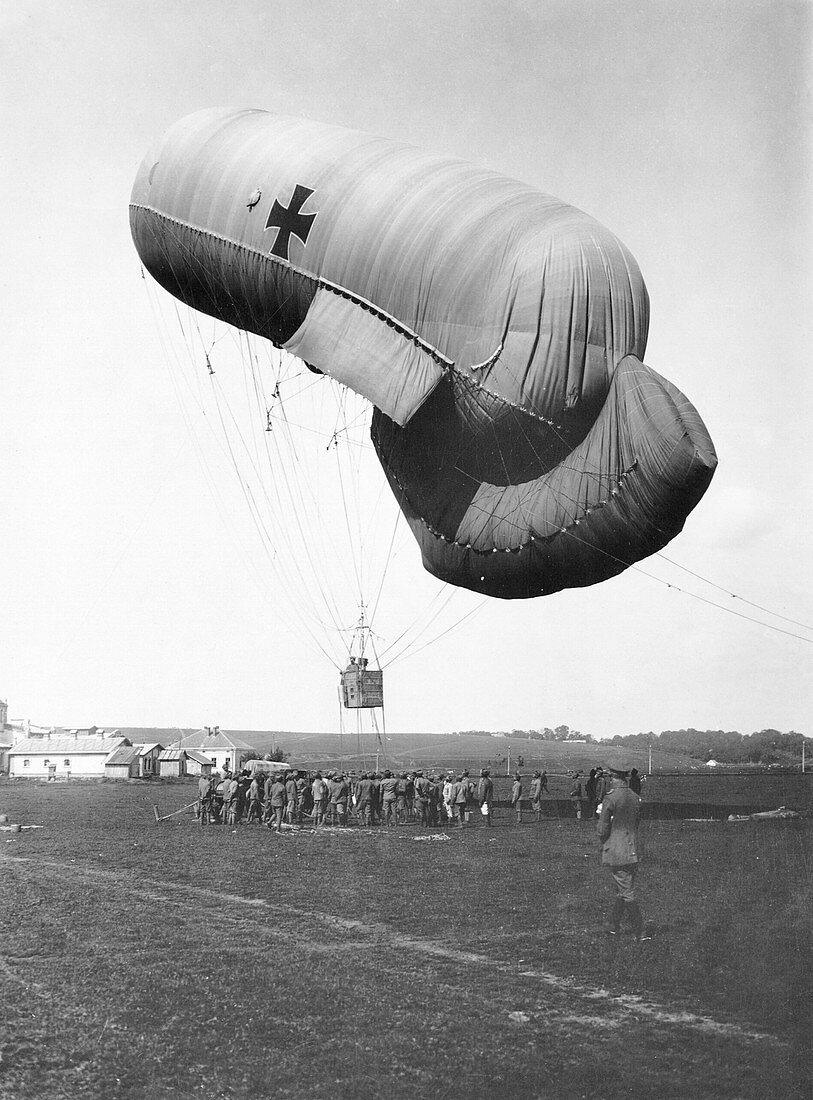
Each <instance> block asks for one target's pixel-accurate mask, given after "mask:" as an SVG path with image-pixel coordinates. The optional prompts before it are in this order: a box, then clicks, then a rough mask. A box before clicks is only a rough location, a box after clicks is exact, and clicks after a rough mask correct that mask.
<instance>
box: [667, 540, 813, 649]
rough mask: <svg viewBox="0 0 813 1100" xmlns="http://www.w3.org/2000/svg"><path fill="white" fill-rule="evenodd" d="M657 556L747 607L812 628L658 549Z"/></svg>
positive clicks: (806, 628) (805, 628) (804, 627)
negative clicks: (738, 592)
mask: <svg viewBox="0 0 813 1100" xmlns="http://www.w3.org/2000/svg"><path fill="white" fill-rule="evenodd" d="M655 556H656V557H658V558H663V560H664V561H668V562H669V564H670V565H674V566H676V567H677V568H678V569H682V570H683V571H684V573H690V574H691V575H692V576H693V577H697V579H698V580H699V581H703V582H704V583H705V584H709V585H711V587H712V588H717V589H719V591H720V592H725V594H726V595H727V596H730V597H731V598H732V600H740V601H741V602H742V603H747V604H748V605H749V607H755V608H756V609H757V610H758V611H764V612H765V614H766V615H773V616H774V617H775V618H777V619H782V620H783V621H784V622H786V623H793V625H794V626H800V627H802V629H803V630H813V626H808V624H807V623H801V622H799V620H798V619H790V618H788V616H787V615H780V614H779V612H778V611H771V609H770V608H769V607H762V605H761V604H758V603H754V602H753V601H752V600H747V599H745V597H744V596H738V595H737V593H736V592H731V591H730V590H729V589H728V588H724V587H723V586H722V585H721V584H716V583H715V582H714V581H710V580H709V579H708V577H703V576H701V575H700V573H695V572H694V570H692V569H689V568H688V567H687V566H685V565H681V564H680V562H677V561H674V560H673V559H672V558H668V557H667V556H666V554H664V553H661V552H660V551H658V552H657V553H656V555H655Z"/></svg>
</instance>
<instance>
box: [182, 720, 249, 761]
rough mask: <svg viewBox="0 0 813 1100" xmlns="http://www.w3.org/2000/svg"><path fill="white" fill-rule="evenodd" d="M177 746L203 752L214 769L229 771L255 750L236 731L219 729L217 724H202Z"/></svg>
mask: <svg viewBox="0 0 813 1100" xmlns="http://www.w3.org/2000/svg"><path fill="white" fill-rule="evenodd" d="M178 747H179V748H182V749H193V750H194V751H196V752H199V753H203V755H204V756H206V757H207V758H208V759H209V760H211V761H212V764H213V765H214V767H215V768H216V769H218V770H220V771H223V770H224V769H225V768H227V769H228V770H229V771H230V772H236V771H239V769H240V766H241V765H242V763H243V760H244V759H245V758H246V756H247V755H248V754H249V753H252V752H254V751H255V749H254V746H253V745H250V744H249V743H248V741H244V740H243V738H242V737H240V736H238V734H237V733H235V732H231V733H229V732H227V731H225V730H221V728H220V727H219V726H204V728H203V729H200V730H196V731H195V732H194V733H190V734H188V735H187V736H186V737H184V738H183V739H182V740H181V741H180V742H179V744H178Z"/></svg>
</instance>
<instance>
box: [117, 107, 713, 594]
mask: <svg viewBox="0 0 813 1100" xmlns="http://www.w3.org/2000/svg"><path fill="white" fill-rule="evenodd" d="M130 221H131V227H132V233H133V238H134V240H135V243H136V247H137V249H138V252H139V254H140V256H141V259H142V261H143V263H144V266H145V267H146V268H147V270H148V271H149V272H150V273H151V274H152V275H153V276H154V278H155V279H156V280H157V281H158V282H159V283H160V284H161V285H162V286H163V287H164V288H165V289H166V290H168V291H169V292H170V293H171V294H173V295H175V296H176V297H177V298H179V299H180V300H181V301H183V302H185V303H187V304H188V305H190V306H192V307H193V308H195V309H198V310H201V311H203V312H204V313H207V314H211V315H212V316H214V317H216V318H218V319H220V320H223V321H226V322H228V323H230V324H232V325H235V326H237V327H238V328H241V329H245V330H248V331H250V332H252V333H256V334H258V335H260V336H262V337H265V338H267V339H268V340H270V341H271V342H272V343H273V344H275V345H276V346H277V347H282V348H285V349H286V350H287V351H289V352H291V353H292V354H294V355H295V356H297V357H299V358H300V359H302V360H304V361H305V362H306V363H307V364H308V365H309V366H310V367H311V368H312V369H314V370H316V371H318V372H322V373H324V374H327V375H331V376H332V377H334V378H336V379H337V380H338V381H340V382H342V383H343V384H344V385H346V386H348V387H350V388H351V389H353V390H355V391H356V392H357V393H359V394H361V395H363V396H364V397H366V398H367V399H368V400H369V401H370V402H371V403H372V405H373V406H374V413H373V420H372V428H371V435H372V440H373V444H374V446H375V449H376V453H377V455H378V458H379V460H380V462H381V465H382V466H383V468H384V471H385V474H386V477H387V479H388V481H389V484H390V486H391V488H392V491H393V493H394V494H395V496H396V498H397V500H398V503H399V505H400V508H401V510H402V511H403V513H404V516H405V517H406V519H407V521H408V523H409V525H410V528H411V530H412V532H413V534H414V536H415V538H416V540H417V542H418V544H419V546H420V550H421V554H422V557H423V563H424V566H425V568H426V569H428V570H429V572H431V573H433V574H434V575H435V576H437V577H439V578H440V579H442V580H444V581H448V582H450V583H451V584H454V585H458V586H461V587H465V588H469V589H472V590H474V591H476V592H480V593H485V594H488V595H491V596H498V597H503V598H517V597H533V596H539V595H545V594H549V593H552V592H556V591H558V590H561V589H563V588H569V587H578V586H583V585H590V584H595V583H597V582H598V581H602V580H605V579H607V578H608V577H611V576H613V575H615V574H617V573H620V572H621V571H622V570H623V569H625V568H627V567H628V566H629V565H631V564H633V563H634V562H636V561H639V560H640V559H641V558H644V557H647V556H648V555H650V554H652V553H654V552H655V551H657V550H658V549H660V548H661V547H663V546H664V545H666V543H667V542H669V540H670V539H672V538H673V537H674V536H675V535H676V534H677V533H678V532H679V531H680V530H681V529H682V527H683V524H684V522H685V520H686V517H687V516H688V514H689V512H690V511H691V510H692V508H694V506H695V505H696V504H697V502H698V501H699V500H700V498H701V496H702V495H703V493H704V492H705V490H706V488H707V486H708V484H709V481H710V479H711V477H712V474H713V472H714V468H715V466H716V463H717V458H716V455H715V452H714V446H713V444H712V442H711V439H710V438H709V435H708V432H707V431H706V428H705V426H704V424H703V422H702V420H701V419H700V417H699V415H698V413H697V412H696V410H695V409H694V408H693V406H692V405H691V404H690V402H689V401H688V400H687V399H686V398H685V397H684V396H683V394H682V393H681V392H680V391H679V390H678V389H677V388H676V387H675V386H673V385H672V384H671V383H670V382H668V381H667V380H666V379H664V378H662V377H661V376H660V375H658V374H656V373H655V371H653V370H652V369H651V368H650V367H648V366H647V365H646V364H645V363H644V362H643V356H644V351H645V347H646V338H647V329H648V322H649V303H648V297H647V292H646V288H645V286H644V282H643V279H642V277H641V273H640V271H639V269H638V266H637V264H636V262H635V260H634V259H633V257H632V256H631V255H630V253H629V252H628V251H627V249H626V248H625V247H624V245H622V244H621V242H620V241H619V240H618V239H617V238H616V237H615V236H614V235H613V234H612V233H610V232H609V231H608V230H607V229H605V228H604V227H603V226H601V225H600V224H599V223H598V222H596V221H595V220H594V219H593V218H591V217H589V216H588V215H586V214H584V213H582V212H581V211H579V210H576V209H574V208H573V207H571V206H568V205H567V204H565V203H563V202H561V201H559V200H558V199H555V198H552V197H550V196H549V195H546V194H543V193H542V192H540V191H537V190H535V189H534V188H532V187H530V186H528V185H526V184H523V183H519V182H517V181H515V180H512V179H508V178H505V177H503V176H501V175H498V174H497V173H495V172H491V171H487V170H485V169H482V168H478V167H475V166H472V165H468V164H466V163H463V162H461V161H458V160H453V159H450V158H446V157H441V156H437V155H431V154H427V153H424V152H421V151H419V150H416V149H414V148H411V147H409V146H406V145H402V144H398V143H396V142H392V141H389V140H386V139H384V138H379V137H375V136H372V135H370V134H365V133H360V132H356V131H351V130H344V129H341V128H338V127H333V126H327V125H323V124H321V123H316V122H310V121H306V120H304V119H300V118H284V117H277V116H274V115H270V114H267V113H265V112H262V111H253V110H229V111H223V110H208V111H203V112H200V113H198V114H195V115H192V116H190V117H188V118H185V119H183V120H181V121H180V122H178V123H177V124H176V125H175V126H173V127H172V128H171V129H170V130H169V131H168V132H167V133H166V134H165V135H164V137H163V138H162V139H161V140H160V141H159V142H158V144H157V145H156V146H155V148H154V149H153V150H152V151H151V152H150V153H149V154H148V155H147V157H146V158H145V160H144V162H143V164H142V166H141V168H140V170H139V173H138V176H137V178H136V181H135V184H134V187H133V193H132V198H131V204H130Z"/></svg>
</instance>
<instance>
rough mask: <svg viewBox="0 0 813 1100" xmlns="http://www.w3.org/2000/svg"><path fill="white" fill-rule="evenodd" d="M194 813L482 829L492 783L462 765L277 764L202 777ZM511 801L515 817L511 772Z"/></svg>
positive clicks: (490, 808) (518, 792)
mask: <svg viewBox="0 0 813 1100" xmlns="http://www.w3.org/2000/svg"><path fill="white" fill-rule="evenodd" d="M198 790H199V798H198V806H197V811H198V818H199V821H200V824H201V825H204V824H207V823H210V822H214V821H217V822H220V823H222V824H224V825H237V824H238V823H241V822H242V823H245V824H247V825H250V824H252V823H256V824H261V825H266V826H267V827H268V828H269V829H273V830H274V831H276V832H281V831H282V827H283V825H289V826H290V825H301V824H303V823H305V821H306V820H307V823H309V824H311V825H313V826H315V827H316V828H319V827H320V826H323V825H333V826H337V827H340V828H341V827H342V826H346V825H347V824H348V821H349V820H350V817H351V815H353V816H354V817H355V819H356V821H357V823H358V824H359V825H362V826H373V825H384V826H399V825H408V824H417V825H421V826H425V827H428V828H431V827H433V826H439V825H449V824H454V825H456V826H458V827H459V828H463V827H464V826H465V825H466V824H468V823H470V822H471V820H472V817H473V816H474V815H475V814H479V817H480V819H481V821H482V823H483V825H484V826H486V827H490V826H491V824H492V820H493V812H494V782H493V780H492V778H491V773H490V771H489V769H488V768H483V769H481V771H480V775H479V778H478V779H477V780H474V779H473V778H472V777H471V775H470V774H469V771H468V769H464V770H463V771H462V772H460V773H459V774H455V773H454V772H449V773H448V774H447V775H445V776H443V775H435V774H425V773H424V772H422V771H414V772H401V773H399V774H393V772H391V771H389V770H387V771H384V772H383V773H378V772H362V773H361V775H359V776H351V775H348V774H347V773H345V772H342V771H326V772H325V773H324V774H323V773H322V772H321V771H320V772H316V774H315V775H308V774H307V773H306V772H304V771H296V770H293V769H291V770H288V771H284V770H280V771H278V772H276V773H274V774H271V775H268V776H267V777H266V776H264V775H263V774H262V773H260V774H258V773H256V772H255V773H254V774H253V775H252V774H251V772H249V771H248V770H245V771H243V772H241V773H239V774H234V775H232V774H228V773H227V774H226V775H225V776H224V777H223V778H222V779H221V778H219V777H214V778H209V777H207V776H201V778H200V780H199V783H198ZM546 791H547V776H546V775H545V773H544V772H539V771H537V772H534V776H533V780H532V782H531V787H530V799H531V808H532V811H533V812H534V813H535V815H536V820H537V821H539V820H540V817H541V812H542V806H541V804H542V796H543V794H544V793H545V792H546ZM510 801H511V806H512V808H513V809H514V812H515V814H516V820H517V822H518V823H519V822H521V821H522V814H523V788H522V777H521V776H520V775H519V774H517V775H516V776H515V777H514V780H513V784H512V788H511V800H510Z"/></svg>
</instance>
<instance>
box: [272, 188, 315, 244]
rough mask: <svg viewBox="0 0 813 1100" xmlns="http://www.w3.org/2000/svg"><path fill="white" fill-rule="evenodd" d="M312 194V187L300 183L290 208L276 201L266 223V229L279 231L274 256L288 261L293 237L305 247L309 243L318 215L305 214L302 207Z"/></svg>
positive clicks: (293, 195) (295, 189)
mask: <svg viewBox="0 0 813 1100" xmlns="http://www.w3.org/2000/svg"><path fill="white" fill-rule="evenodd" d="M312 194H313V188H312V187H303V186H302V184H301V183H298V184H297V185H296V187H295V188H294V193H293V194H292V195H291V201H290V203H289V204H288V206H283V205H282V204H281V203H280V201H279V199H274V205H273V206H272V207H271V211H270V213H269V215H268V221H267V222H266V223H265V228H266V229H273V228H276V230H277V236H276V239H275V240H274V244H273V247H272V248H271V255H272V256H279V258H280V259H281V260H287V259H288V248H289V246H290V243H291V237H297V238H298V239H299V240H300V241H302V244H303V245H304V244H305V243H306V242H307V240H308V235H309V234H310V231H311V228H312V226H313V222H314V219H315V217H316V214H303V213H302V207H303V206H304V205H305V203H306V202H307V201H308V199H309V198H310V197H311V195H312Z"/></svg>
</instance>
